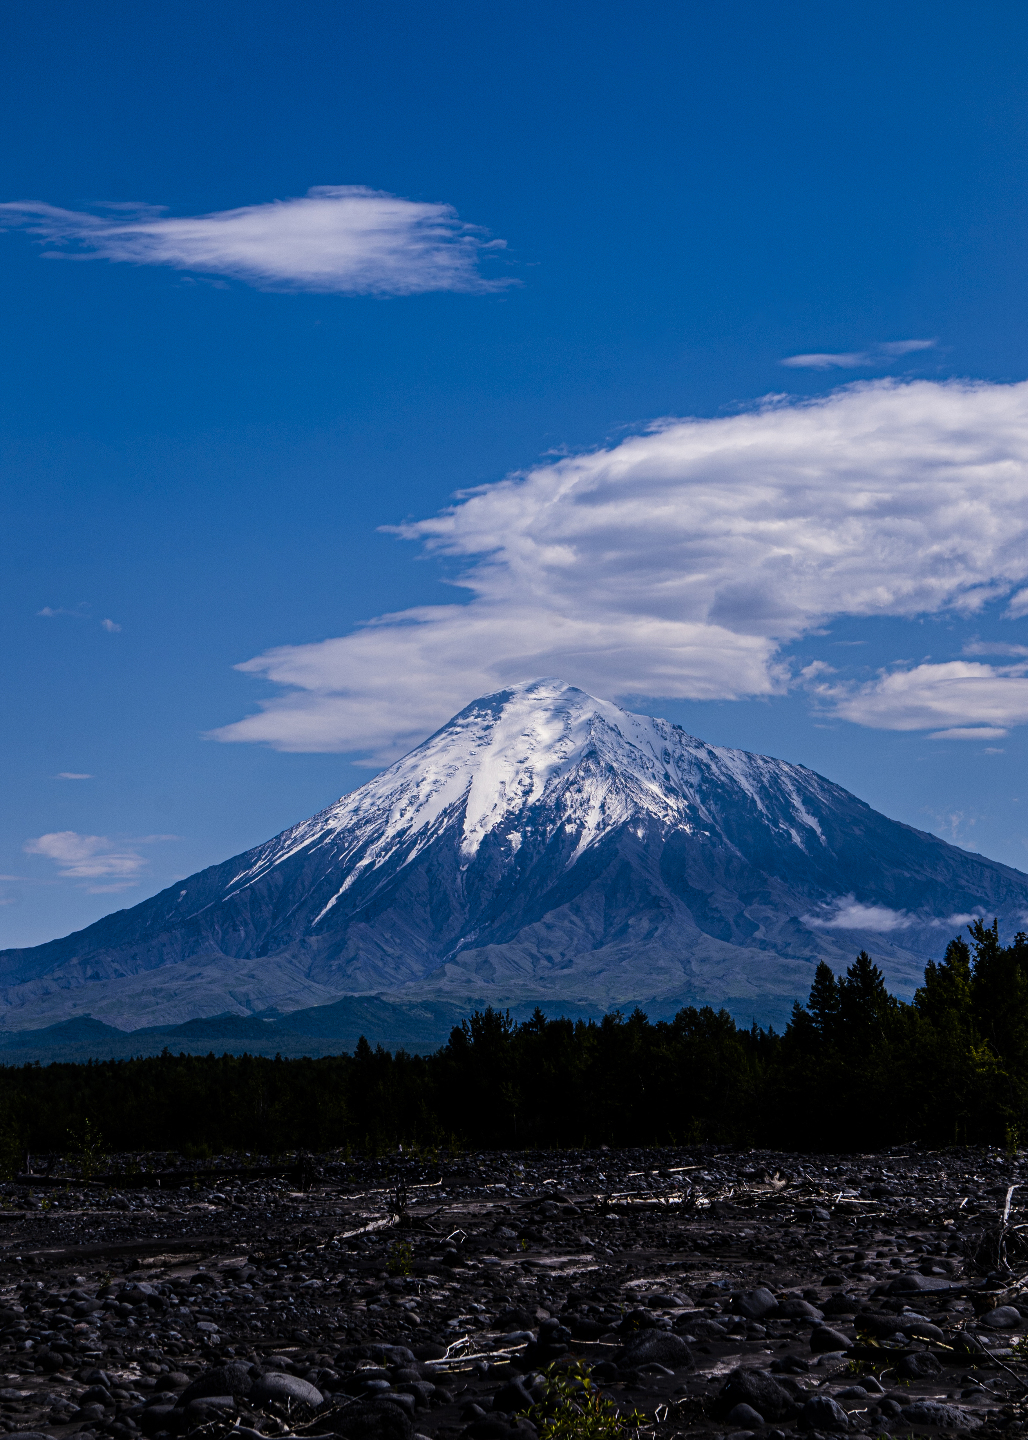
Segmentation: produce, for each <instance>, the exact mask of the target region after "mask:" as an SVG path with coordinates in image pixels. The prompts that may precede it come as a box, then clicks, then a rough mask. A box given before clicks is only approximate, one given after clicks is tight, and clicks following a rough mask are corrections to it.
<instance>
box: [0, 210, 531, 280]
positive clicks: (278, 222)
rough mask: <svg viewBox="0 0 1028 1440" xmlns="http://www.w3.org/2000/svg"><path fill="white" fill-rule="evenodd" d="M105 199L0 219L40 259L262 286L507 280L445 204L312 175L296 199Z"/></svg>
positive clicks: (472, 230) (2, 213) (479, 239)
mask: <svg viewBox="0 0 1028 1440" xmlns="http://www.w3.org/2000/svg"><path fill="white" fill-rule="evenodd" d="M103 208H104V210H105V211H106V213H102V214H89V213H86V212H82V211H73V210H62V209H59V208H57V207H56V206H53V205H47V204H44V203H41V202H39V201H34V200H27V201H15V202H12V203H9V204H5V205H0V229H14V228H21V229H24V230H27V231H28V232H29V233H30V234H32V235H38V236H40V237H41V238H42V239H43V240H44V241H47V242H49V243H50V244H51V245H54V246H56V247H58V248H56V249H53V250H49V251H46V252H44V253H46V254H47V255H48V256H49V257H58V256H59V257H64V258H69V257H70V258H75V259H84V260H90V259H105V260H120V261H128V262H129V263H131V264H136V265H168V266H171V267H172V268H173V269H176V270H191V271H196V272H198V273H201V274H207V275H228V276H231V277H232V278H234V279H237V280H242V281H244V282H246V283H247V284H250V285H255V286H257V287H258V288H259V289H262V290H293V291H298V290H304V291H315V292H320V293H326V294H338V295H415V294H422V293H424V292H426V291H431V290H459V291H486V290H494V289H497V288H500V287H501V286H502V285H503V284H505V283H507V282H505V281H497V280H488V279H486V278H484V277H483V276H482V274H481V273H480V270H479V261H480V259H481V258H482V255H483V252H485V251H488V250H496V249H500V248H502V247H503V244H504V242H503V241H498V240H492V241H489V240H486V239H485V238H484V236H483V234H482V232H481V230H479V229H478V228H477V227H475V226H470V225H463V224H461V222H460V221H459V220H458V218H457V215H456V212H455V211H454V209H453V207H452V206H450V205H442V204H431V203H424V202H421V201H413V200H402V199H400V198H398V197H397V196H395V195H387V194H384V193H383V192H381V191H378V190H369V189H367V188H365V187H364V186H361V185H319V186H315V188H314V189H312V190H308V192H307V194H306V195H305V196H303V197H300V198H295V199H290V200H275V201H272V202H270V203H267V204H260V205H245V206H242V207H240V208H239V209H237V210H221V211H218V212H217V213H215V214H212V215H194V216H187V217H180V218H176V217H172V216H167V215H164V214H162V213H161V208H158V207H153V206H132V205H116V206H105V207H103Z"/></svg>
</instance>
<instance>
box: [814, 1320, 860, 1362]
mask: <svg viewBox="0 0 1028 1440" xmlns="http://www.w3.org/2000/svg"><path fill="white" fill-rule="evenodd" d="M852 1344H853V1341H852V1340H850V1339H849V1338H848V1336H846V1335H843V1334H841V1333H840V1332H839V1331H838V1330H833V1329H832V1327H831V1326H830V1325H815V1326H814V1328H813V1330H812V1331H811V1332H810V1348H811V1350H812V1351H813V1352H814V1354H815V1355H828V1354H831V1352H832V1351H833V1350H848V1349H849V1348H850V1346H851V1345H852Z"/></svg>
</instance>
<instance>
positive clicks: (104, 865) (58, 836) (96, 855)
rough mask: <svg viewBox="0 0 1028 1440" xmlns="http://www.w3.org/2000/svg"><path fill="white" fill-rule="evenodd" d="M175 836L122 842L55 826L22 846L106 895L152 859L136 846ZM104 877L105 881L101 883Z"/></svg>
mask: <svg viewBox="0 0 1028 1440" xmlns="http://www.w3.org/2000/svg"><path fill="white" fill-rule="evenodd" d="M74 778H75V779H81V778H89V777H82V776H75V777H74ZM175 838H176V837H175V836H174V835H144V836H141V837H140V838H138V839H136V840H133V841H129V842H128V843H119V842H118V841H114V840H109V839H108V838H107V836H106V835H80V834H78V832H77V831H75V830H56V831H51V832H50V833H49V834H47V835H39V836H37V837H36V838H35V839H33V840H26V841H25V844H24V845H23V846H22V849H23V850H24V852H25V854H26V855H42V856H45V858H46V859H48V860H52V861H53V862H54V863H55V865H56V866H57V868H58V873H59V874H60V875H62V876H66V877H68V878H69V879H73V880H88V881H91V882H93V883H91V884H89V885H87V886H86V887H85V888H86V889H87V890H88V891H89V892H90V894H93V895H104V894H110V893H115V892H117V891H119V890H127V889H129V888H130V887H131V886H132V885H134V884H136V882H137V879H138V877H139V876H140V874H141V872H142V871H144V870H145V869H146V866H147V864H148V863H149V862H148V860H147V858H146V857H145V856H144V855H140V853H139V851H138V850H137V849H136V848H135V846H137V845H153V844H155V843H156V842H158V841H161V840H174V839H175ZM101 881H102V882H104V883H98V882H101Z"/></svg>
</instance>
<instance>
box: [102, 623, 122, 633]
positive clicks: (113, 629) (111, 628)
mask: <svg viewBox="0 0 1028 1440" xmlns="http://www.w3.org/2000/svg"><path fill="white" fill-rule="evenodd" d="M100 624H101V625H102V626H103V628H104V629H105V630H106V631H107V633H108V635H117V634H118V632H119V631H120V630H121V626H120V625H118V624H117V623H116V622H115V621H114V620H101V621H100Z"/></svg>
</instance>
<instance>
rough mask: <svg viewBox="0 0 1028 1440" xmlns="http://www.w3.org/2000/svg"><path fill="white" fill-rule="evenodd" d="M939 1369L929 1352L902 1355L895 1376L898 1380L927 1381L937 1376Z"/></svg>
mask: <svg viewBox="0 0 1028 1440" xmlns="http://www.w3.org/2000/svg"><path fill="white" fill-rule="evenodd" d="M941 1369H942V1366H941V1365H940V1364H939V1362H938V1360H936V1358H935V1356H934V1355H933V1354H932V1353H931V1351H929V1350H923V1351H921V1353H920V1354H918V1355H904V1357H903V1359H902V1360H901V1361H900V1362H899V1363H898V1365H897V1366H896V1374H897V1376H898V1377H899V1379H900V1380H927V1379H929V1378H930V1377H931V1376H932V1375H938V1373H939V1371H940V1370H941Z"/></svg>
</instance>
